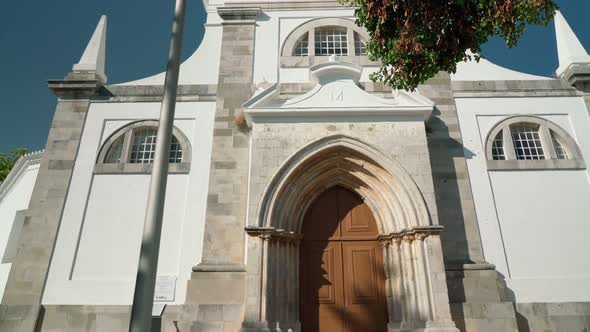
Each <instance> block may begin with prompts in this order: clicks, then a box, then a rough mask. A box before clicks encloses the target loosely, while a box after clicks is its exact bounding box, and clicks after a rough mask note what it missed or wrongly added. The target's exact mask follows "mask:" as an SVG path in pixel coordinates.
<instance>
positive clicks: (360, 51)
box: [354, 31, 367, 55]
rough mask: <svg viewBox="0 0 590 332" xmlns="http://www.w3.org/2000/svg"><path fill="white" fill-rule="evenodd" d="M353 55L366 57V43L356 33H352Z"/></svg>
mask: <svg viewBox="0 0 590 332" xmlns="http://www.w3.org/2000/svg"><path fill="white" fill-rule="evenodd" d="M354 53H355V54H356V55H367V42H366V41H365V39H363V37H361V35H359V33H358V32H356V31H355V32H354Z"/></svg>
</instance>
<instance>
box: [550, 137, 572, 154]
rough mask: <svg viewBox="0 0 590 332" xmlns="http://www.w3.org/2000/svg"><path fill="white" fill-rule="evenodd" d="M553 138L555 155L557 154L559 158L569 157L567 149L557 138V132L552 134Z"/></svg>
mask: <svg viewBox="0 0 590 332" xmlns="http://www.w3.org/2000/svg"><path fill="white" fill-rule="evenodd" d="M551 139H552V140H553V146H554V147H555V155H556V156H557V159H568V155H567V150H566V149H565V147H564V146H563V144H561V142H560V141H559V140H558V139H557V137H555V134H553V133H552V134H551Z"/></svg>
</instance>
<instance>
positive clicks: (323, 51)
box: [315, 27, 348, 56]
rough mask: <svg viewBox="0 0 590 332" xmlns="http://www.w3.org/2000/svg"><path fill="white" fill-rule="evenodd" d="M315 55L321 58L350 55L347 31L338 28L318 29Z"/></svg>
mask: <svg viewBox="0 0 590 332" xmlns="http://www.w3.org/2000/svg"><path fill="white" fill-rule="evenodd" d="M315 54H316V55H320V56H328V55H348V39H347V37H346V29H345V28H338V27H329V28H320V29H316V31H315Z"/></svg>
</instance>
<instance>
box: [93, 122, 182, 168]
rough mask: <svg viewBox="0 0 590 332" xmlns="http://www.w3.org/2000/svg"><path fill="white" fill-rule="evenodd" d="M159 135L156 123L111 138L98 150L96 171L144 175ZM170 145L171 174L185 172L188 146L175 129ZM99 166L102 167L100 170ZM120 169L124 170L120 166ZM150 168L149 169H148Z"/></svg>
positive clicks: (127, 128) (127, 129)
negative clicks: (144, 165)
mask: <svg viewBox="0 0 590 332" xmlns="http://www.w3.org/2000/svg"><path fill="white" fill-rule="evenodd" d="M157 133H158V122H157V121H151V120H150V121H138V122H134V123H131V124H129V125H127V126H125V127H123V128H121V129H119V130H118V131H116V132H115V133H114V134H112V135H111V136H110V137H109V139H107V141H106V142H105V143H104V145H103V147H102V148H101V150H100V153H99V156H98V159H97V167H96V168H95V171H98V172H107V173H111V172H114V171H121V172H122V171H123V170H128V171H129V172H140V173H141V172H147V171H148V170H149V167H147V168H146V167H143V166H142V165H141V164H152V163H153V162H154V154H155V151H156V140H157ZM172 135H173V136H172V142H171V144H170V159H169V162H170V171H171V172H178V171H179V170H183V169H184V170H188V165H189V163H190V144H189V141H188V139H187V138H186V136H184V134H183V133H182V132H181V131H180V130H179V129H178V128H176V127H174V129H173V131H172ZM100 165H102V166H100ZM119 165H123V167H121V166H119ZM148 166H151V165H148Z"/></svg>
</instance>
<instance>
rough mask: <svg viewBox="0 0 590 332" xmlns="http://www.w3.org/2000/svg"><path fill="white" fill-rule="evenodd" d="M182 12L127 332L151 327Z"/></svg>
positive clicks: (179, 1) (179, 10)
mask: <svg viewBox="0 0 590 332" xmlns="http://www.w3.org/2000/svg"><path fill="white" fill-rule="evenodd" d="M185 10H186V0H176V7H175V11H174V23H173V25H172V35H171V37H170V50H169V52H168V66H167V69H166V80H165V83H164V96H163V99H162V108H161V110H160V122H159V125H158V136H157V140H156V151H155V156H154V163H153V169H152V175H151V180H150V190H149V196H148V201H147V208H146V214H145V223H144V226H143V237H142V241H141V252H140V256H139V266H138V268H137V278H136V283H135V293H134V295H133V307H132V309H131V321H130V325H129V331H130V332H149V331H150V328H151V324H152V306H153V304H154V288H155V285H156V275H157V271H158V254H159V252H160V236H161V231H162V218H163V215H164V201H165V199H166V183H167V180H168V165H169V158H170V143H171V140H172V128H173V123H174V111H175V107H176V90H177V88H178V76H179V71H180V53H181V49H182V36H183V31H184V16H185Z"/></svg>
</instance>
